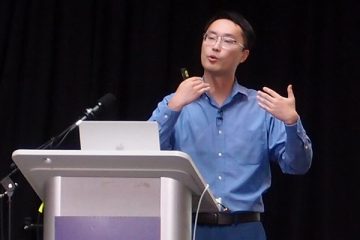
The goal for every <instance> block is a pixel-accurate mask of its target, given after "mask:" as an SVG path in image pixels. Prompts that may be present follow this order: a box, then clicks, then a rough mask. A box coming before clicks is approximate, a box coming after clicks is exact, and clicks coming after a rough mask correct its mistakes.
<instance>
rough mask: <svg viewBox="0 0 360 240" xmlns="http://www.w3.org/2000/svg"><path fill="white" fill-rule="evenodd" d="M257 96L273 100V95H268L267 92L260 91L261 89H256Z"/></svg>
mask: <svg viewBox="0 0 360 240" xmlns="http://www.w3.org/2000/svg"><path fill="white" fill-rule="evenodd" d="M257 96H259V97H261V98H263V99H267V100H268V101H270V102H272V101H273V100H274V97H272V96H271V95H269V94H268V93H265V92H262V91H260V90H259V91H258V94H257Z"/></svg>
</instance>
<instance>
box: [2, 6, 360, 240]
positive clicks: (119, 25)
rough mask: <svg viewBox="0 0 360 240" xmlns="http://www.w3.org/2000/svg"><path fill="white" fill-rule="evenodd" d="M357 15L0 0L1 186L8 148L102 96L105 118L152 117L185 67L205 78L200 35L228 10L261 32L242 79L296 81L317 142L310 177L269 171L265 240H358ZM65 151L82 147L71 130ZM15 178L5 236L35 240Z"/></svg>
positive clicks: (32, 143) (27, 142)
mask: <svg viewBox="0 0 360 240" xmlns="http://www.w3.org/2000/svg"><path fill="white" fill-rule="evenodd" d="M358 6H359V4H358V2H356V1H353V2H350V1H340V0H335V1H314V0H303V1H288V0H273V1H265V0H263V1H261V0H253V1H242V0H238V1H225V0H223V1H220V0H199V1H188V0H182V1H180V0H166V1H165V0H164V1H147V0H144V1H137V0H0V100H1V101H0V103H1V107H0V112H1V117H0V128H1V137H0V178H3V177H4V176H6V175H7V174H8V173H9V172H10V171H11V167H10V164H11V162H12V160H11V154H12V152H13V151H14V150H16V149H20V148H28V149H29V148H30V149H32V148H37V147H39V146H40V145H41V144H42V143H44V142H45V141H47V140H48V139H50V138H51V137H52V136H55V135H56V134H58V133H60V132H61V131H62V130H64V129H65V128H66V127H67V126H69V125H70V124H72V123H73V122H75V121H76V120H77V119H78V118H79V117H80V116H82V114H83V112H84V110H85V108H88V107H92V106H93V105H94V104H95V103H96V100H97V99H99V98H100V97H101V96H102V95H104V94H105V93H108V92H111V93H113V94H114V95H116V97H117V106H115V107H114V108H113V111H111V114H109V115H107V116H103V119H113V120H114V119H115V120H146V119H148V117H149V116H150V115H151V112H152V110H153V109H154V108H155V107H156V104H157V102H158V101H160V100H161V99H162V97H163V96H164V95H166V94H168V93H170V92H173V91H174V90H175V89H176V87H177V85H178V84H179V82H180V81H181V75H180V68H181V67H187V68H188V69H189V72H190V74H191V75H201V74H202V69H201V65H200V60H199V59H200V57H199V54H200V44H201V37H202V34H203V26H204V24H205V22H206V20H207V19H208V18H209V17H210V16H211V15H212V14H213V13H214V12H216V11H217V10H219V9H230V10H235V11H238V12H240V13H242V14H243V15H244V16H245V17H246V18H247V19H248V20H249V21H250V22H251V23H252V25H253V27H254V29H255V32H256V33H257V42H256V45H255V48H254V50H253V51H252V52H251V55H250V58H249V59H248V61H247V62H246V63H244V64H243V65H241V66H240V67H239V69H238V73H237V78H238V80H239V82H240V83H241V84H243V85H245V86H247V87H249V88H255V89H259V88H261V87H262V86H265V85H266V86H269V87H272V88H274V89H275V90H277V91H279V92H280V93H282V94H286V86H287V85H288V84H289V83H292V84H293V85H294V91H295V96H296V100H297V108H298V111H299V113H300V115H301V118H302V121H303V124H304V126H305V128H306V130H307V132H308V135H309V136H310V137H311V139H312V141H313V148H314V159H313V165H312V168H311V170H310V172H309V173H308V174H306V175H304V176H291V175H284V174H282V173H281V172H280V170H279V168H278V166H276V165H273V166H272V170H273V186H272V188H271V189H270V191H269V192H268V193H266V194H265V208H266V212H265V214H264V225H265V228H266V231H267V234H268V238H269V239H294V240H303V239H327V240H328V239H334V240H335V239H336V240H337V239H358V235H359V232H360V231H359V226H360V222H359V221H358V220H357V218H356V217H357V215H358V213H359V211H360V208H359V206H358V204H359V202H360V197H359V196H360V195H359V190H358V189H359V184H358V181H359V180H358V175H357V172H358V171H359V167H360V164H359V162H360V158H359V156H358V154H357V153H358V150H359V149H360V143H359V140H358V139H359V136H360V134H359V133H360V127H359V123H358V119H359V110H360V108H359V107H360V104H359V102H360V101H359V94H358V91H359V90H358V88H357V86H358V84H357V81H359V79H360V78H359V67H358V66H359V61H358V58H359V51H358V49H359V47H358V45H359V34H358V28H359V23H360V22H359V16H358V15H359V14H358V12H359V8H358ZM61 148H63V149H77V148H79V143H78V136H77V132H76V131H75V132H73V133H72V134H71V135H70V136H69V137H68V138H67V139H66V141H65V142H64V143H63V145H62V146H61ZM12 179H13V180H14V181H16V182H17V183H18V188H17V190H16V191H15V194H14V196H13V198H12V199H13V206H12V209H13V231H12V232H13V239H17V240H20V239H36V236H35V235H36V234H35V232H34V231H25V230H23V226H24V221H25V218H26V219H27V220H29V218H30V221H33V222H36V221H37V218H38V214H37V208H38V207H39V204H40V200H39V199H38V197H37V196H36V194H35V193H34V192H33V190H32V188H31V187H30V186H29V184H28V183H27V182H26V180H25V179H24V178H23V176H22V175H21V173H17V174H15V175H13V176H12ZM2 192H3V189H1V191H0V193H2ZM5 200H6V199H5ZM6 203H7V202H6V201H5V202H4V206H3V209H1V210H3V213H4V216H6V213H7V208H6ZM4 222H5V223H4V226H5V229H6V228H7V227H6V226H7V222H6V219H5V220H4ZM5 232H6V231H5ZM0 237H1V236H0Z"/></svg>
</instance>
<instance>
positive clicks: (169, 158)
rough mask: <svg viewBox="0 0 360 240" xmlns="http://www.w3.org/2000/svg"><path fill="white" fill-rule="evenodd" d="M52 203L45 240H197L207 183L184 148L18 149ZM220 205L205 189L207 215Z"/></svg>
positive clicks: (26, 171)
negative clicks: (197, 216) (196, 222)
mask: <svg viewBox="0 0 360 240" xmlns="http://www.w3.org/2000/svg"><path fill="white" fill-rule="evenodd" d="M12 157H13V160H14V162H15V163H16V165H17V166H18V167H19V169H20V171H21V172H22V173H23V175H24V176H25V178H26V179H27V180H28V181H29V183H30V185H31V186H32V187H33V189H34V190H35V192H36V193H37V194H38V196H39V197H40V199H41V200H43V201H44V203H45V215H44V240H82V239H86V240H95V239H97V240H98V239H101V240H125V239H126V240H190V239H191V226H192V222H191V221H192V220H191V219H192V212H195V209H196V208H197V204H198V200H199V198H200V195H201V193H202V192H203V191H204V189H205V188H206V183H205V181H204V180H203V178H202V177H201V175H200V173H199V171H198V170H197V168H196V166H195V165H194V164H193V163H192V161H191V159H190V157H189V156H188V155H187V154H185V153H183V152H179V151H84V150H16V151H15V152H14V153H13V156H12ZM216 211H219V208H218V206H217V204H216V201H215V199H214V197H213V196H212V194H211V192H209V191H208V190H206V192H205V194H204V197H203V200H202V202H201V205H200V212H216Z"/></svg>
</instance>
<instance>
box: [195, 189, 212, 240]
mask: <svg viewBox="0 0 360 240" xmlns="http://www.w3.org/2000/svg"><path fill="white" fill-rule="evenodd" d="M208 189H209V184H206V187H205V189H204V191H203V192H202V193H201V196H200V199H199V202H198V206H197V209H196V213H195V221H194V231H193V238H192V239H193V240H195V237H196V226H197V220H198V216H199V211H200V205H201V202H202V199H203V197H204V195H205V193H206V191H207V190H208Z"/></svg>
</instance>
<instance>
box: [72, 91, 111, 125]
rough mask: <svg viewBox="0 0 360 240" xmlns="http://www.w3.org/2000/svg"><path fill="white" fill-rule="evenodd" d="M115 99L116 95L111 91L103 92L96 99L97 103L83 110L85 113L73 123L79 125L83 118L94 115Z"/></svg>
mask: <svg viewBox="0 0 360 240" xmlns="http://www.w3.org/2000/svg"><path fill="white" fill-rule="evenodd" d="M115 101H116V97H115V96H114V95H113V94H112V93H107V94H105V95H104V96H102V97H101V98H100V99H99V100H98V101H97V104H96V105H95V106H94V107H93V108H87V109H86V110H85V115H84V116H83V117H82V118H81V119H79V120H78V121H77V122H76V123H75V125H76V126H79V125H80V124H81V123H82V122H83V121H84V120H86V119H88V118H93V117H95V115H96V114H97V113H99V112H100V111H101V110H102V109H103V108H105V107H107V106H110V105H111V104H112V103H114V102H115Z"/></svg>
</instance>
